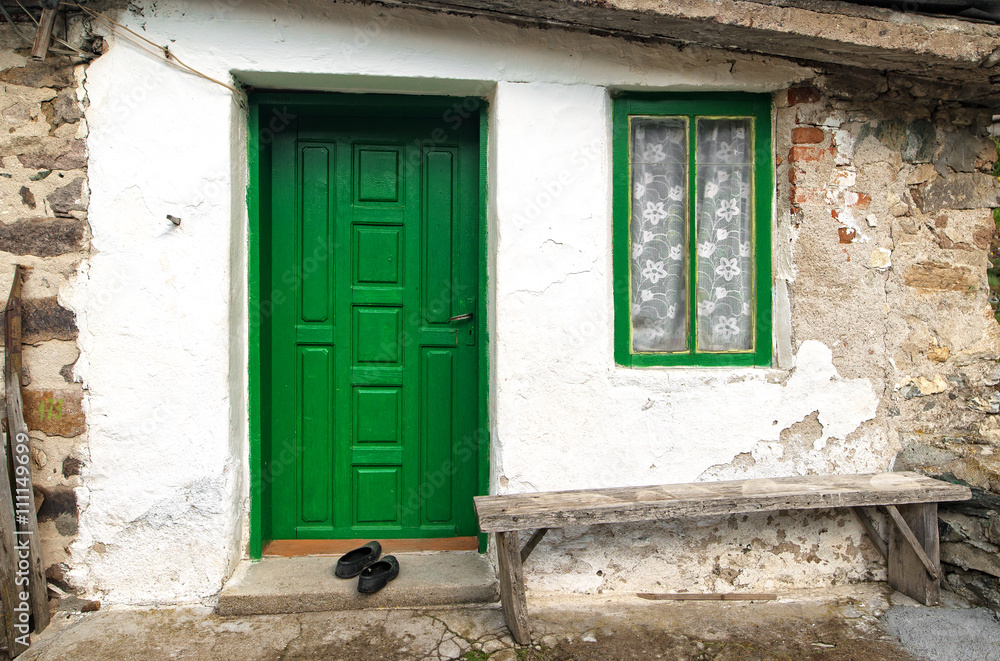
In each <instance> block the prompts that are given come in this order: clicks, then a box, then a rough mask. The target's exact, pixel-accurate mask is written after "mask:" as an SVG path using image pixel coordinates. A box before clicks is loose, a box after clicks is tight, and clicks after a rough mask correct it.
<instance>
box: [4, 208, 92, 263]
mask: <svg viewBox="0 0 1000 661" xmlns="http://www.w3.org/2000/svg"><path fill="white" fill-rule="evenodd" d="M83 230H84V226H83V222H82V221H80V220H76V219H71V218H29V219H25V220H21V221H20V222H15V223H9V224H8V223H0V251H4V252H9V253H12V254H14V255H35V256H36V257H54V256H56V255H65V254H66V253H70V252H76V251H78V250H80V249H81V248H82V247H83V235H84V232H83Z"/></svg>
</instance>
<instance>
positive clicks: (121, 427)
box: [63, 2, 889, 603]
mask: <svg viewBox="0 0 1000 661" xmlns="http://www.w3.org/2000/svg"><path fill="white" fill-rule="evenodd" d="M133 4H135V3H133ZM146 5H147V6H145V7H144V15H143V16H142V17H141V18H140V17H137V16H135V15H131V14H125V15H124V16H123V17H122V19H121V20H122V21H124V23H125V24H127V25H129V26H131V27H134V28H136V29H141V30H143V34H144V36H146V37H148V38H150V39H152V40H154V41H156V42H157V43H170V46H171V50H172V51H173V52H175V53H177V55H178V56H179V57H180V58H181V59H183V60H184V61H185V62H186V63H187V64H189V65H191V66H193V67H195V68H197V69H199V70H201V71H203V72H205V73H206V74H208V75H211V76H213V77H216V78H219V79H222V80H229V79H230V76H231V72H236V75H237V76H238V77H239V78H240V79H241V80H243V81H247V82H255V83H258V84H260V83H263V84H270V85H280V86H284V87H290V88H310V89H341V90H349V91H410V92H424V93H445V92H447V93H463V94H467V93H477V94H481V95H485V96H488V97H489V98H490V101H491V108H490V119H491V126H490V136H489V140H490V145H489V167H490V172H489V180H490V185H491V190H490V199H489V215H490V228H489V236H488V242H489V246H490V255H489V257H488V259H489V261H490V266H489V269H490V273H491V282H490V305H491V319H490V325H491V337H492V338H493V345H492V346H491V354H492V360H491V366H492V374H491V409H492V419H491V425H492V427H493V440H492V443H493V445H492V453H493V456H492V460H493V467H492V471H493V474H492V477H491V483H492V484H493V485H494V489H496V490H498V491H530V490H534V489H557V488H571V487H581V488H582V487H599V486H611V485H616V484H643V483H651V482H672V481H689V480H695V479H698V478H699V477H700V476H703V474H705V472H706V471H707V470H709V469H710V468H711V467H713V466H718V465H720V464H721V465H725V464H727V462H729V461H731V460H732V459H733V457H735V456H736V455H739V454H740V453H747V452H751V451H757V452H758V454H760V453H762V452H765V451H772V452H777V449H776V448H772V449H770V450H767V448H770V447H771V446H770V445H769V444H774V443H777V442H778V439H779V436H780V433H781V431H782V430H783V429H785V428H786V427H788V426H790V425H792V424H794V423H796V422H798V421H800V420H803V419H804V418H806V417H807V416H809V415H810V414H812V413H813V412H818V420H819V422H820V424H822V427H823V431H822V435H821V439H820V443H819V445H820V446H822V445H826V444H834V443H838V442H843V441H844V440H845V439H847V437H848V436H850V435H851V434H857V433H861V434H862V437H861V438H859V439H858V441H857V443H858V447H859V448H862V449H860V450H859V451H858V454H850V453H847V454H844V455H843V456H842V457H840V458H838V459H837V461H836V464H835V466H828V468H835V469H836V470H839V471H843V472H850V471H852V470H855V469H858V468H860V467H868V466H871V465H879V466H881V467H883V468H884V467H886V464H887V462H888V461H889V454H888V453H886V452H885V451H884V445H885V443H884V438H881V437H880V436H879V434H880V433H881V432H878V431H872V430H867V431H865V429H866V428H864V427H863V424H864V423H865V421H867V420H870V419H871V418H872V417H873V416H874V414H875V407H876V402H877V398H876V395H875V393H874V391H873V388H872V386H871V384H870V383H869V382H868V381H866V380H864V379H853V380H852V379H844V378H841V377H840V376H839V375H838V374H837V372H836V370H835V369H834V367H833V364H832V359H831V353H830V350H829V349H828V348H827V347H826V346H824V345H823V344H821V343H819V342H815V341H811V342H805V343H803V344H802V345H801V346H798V347H796V349H797V355H795V356H794V358H793V355H792V354H793V352H792V346H791V340H790V337H789V333H790V330H789V326H788V324H787V320H786V321H785V322H784V324H783V325H782V326H781V329H783V330H781V333H783V334H782V337H783V338H784V339H783V340H782V341H784V342H786V345H785V348H784V350H783V353H781V354H780V355H782V356H784V358H783V361H782V362H783V365H782V366H783V367H784V366H788V367H791V363H792V361H793V360H794V363H795V367H794V369H793V370H791V371H789V370H784V369H783V370H751V369H739V370H729V369H723V370H718V369H717V370H707V369H669V370H668V369H644V370H643V369H635V370H629V369H622V368H619V367H616V366H615V365H614V360H613V353H612V345H613V335H612V289H611V287H612V262H611V188H610V185H611V184H610V153H611V152H610V101H609V96H608V89H607V88H608V87H609V86H610V87H617V88H630V89H638V88H643V87H648V88H655V89H674V90H690V89H714V90H726V89H742V90H749V91H768V90H775V89H781V88H783V87H785V86H787V85H789V84H790V83H793V82H796V81H799V80H802V79H804V78H806V77H808V76H809V75H810V74H811V72H810V71H809V70H807V69H804V68H801V67H797V66H794V65H790V64H787V63H783V62H779V61H774V60H768V59H766V58H753V57H748V56H744V55H733V54H723V53H713V52H711V51H707V50H704V49H699V48H694V47H692V48H687V49H685V50H683V51H678V50H676V49H674V48H672V47H669V46H655V45H643V44H634V43H628V42H624V41H620V40H615V39H602V38H597V37H592V36H588V35H582V34H577V33H567V32H561V31H556V30H546V31H542V30H529V29H522V28H515V27H512V26H507V25H502V24H498V23H496V22H493V21H488V20H479V19H477V20H468V19H462V18H456V17H449V16H440V15H432V14H427V13H422V12H415V11H409V10H391V11H390V10H386V9H384V8H381V7H378V6H359V5H345V4H341V3H336V4H332V3H318V2H317V3H312V4H302V3H295V4H294V5H290V4H285V3H283V2H275V3H270V4H269V5H268V6H267V8H266V9H264V8H262V7H257V6H246V5H240V6H238V7H233V8H224V9H223V10H222V11H221V14H220V13H219V12H220V5H219V4H218V3H201V2H191V3H190V4H189V5H187V6H185V7H184V8H183V11H179V10H176V9H175V8H170V9H165V10H161V9H157V8H155V7H154V6H153V4H152V3H146ZM210 14H213V15H211V16H210ZM734 59H735V60H737V61H738V62H739V64H740V66H739V67H735V68H734V67H733V66H732V64H731V62H732V61H733V60H734ZM86 90H87V94H88V98H89V108H88V109H87V122H88V125H89V127H90V134H89V137H88V148H89V152H90V170H89V172H90V182H89V183H90V188H91V197H90V208H89V221H90V225H91V228H92V231H93V246H94V253H93V256H92V257H91V258H90V259H89V260H88V261H87V262H86V263H85V264H83V265H82V266H81V268H80V271H79V275H78V278H77V280H76V283H75V287H74V289H73V290H72V291H71V292H67V293H66V295H65V296H64V297H63V298H64V299H65V300H66V302H67V303H68V304H69V305H70V306H71V307H72V308H73V309H74V310H75V311H76V312H77V314H78V324H79V326H80V339H79V345H80V348H81V357H80V360H79V361H78V363H77V366H76V374H77V375H78V376H79V377H80V378H82V379H84V381H85V383H86V387H87V389H88V391H87V392H88V396H87V400H86V407H87V420H88V423H89V425H90V431H89V452H90V457H89V462H88V463H87V467H86V473H85V475H84V476H83V484H84V485H85V488H81V489H80V490H79V491H80V503H81V508H82V512H81V516H80V537H79V540H78V542H77V543H76V544H75V546H74V569H73V576H72V578H73V580H74V581H76V582H77V583H79V584H81V585H83V586H84V587H85V589H86V590H87V591H88V592H89V593H91V594H97V595H102V596H103V598H104V599H105V600H106V601H108V602H112V603H150V602H177V601H186V600H197V599H204V598H208V597H210V596H211V595H212V594H214V593H215V592H216V591H217V590H218V589H219V588H220V586H221V584H222V582H223V581H224V580H225V579H226V578H227V576H228V575H229V573H230V572H231V571H232V568H233V566H234V563H235V561H236V560H238V559H239V558H240V557H241V556H242V555H244V554H245V553H246V552H247V549H246V540H247V534H248V528H247V526H248V523H247V521H248V519H247V516H248V496H247V494H248V486H247V485H248V479H247V470H248V468H247V466H248V455H247V453H248V439H247V421H246V387H247V386H246V377H245V371H246V355H247V352H248V350H250V349H248V347H247V339H246V323H245V321H244V319H245V316H246V314H245V306H244V303H243V300H244V298H245V291H246V285H245V283H246V268H247V266H246V259H245V241H246V229H245V228H246V210H245V207H244V205H243V192H244V187H245V185H246V169H245V168H246V160H245V154H244V151H243V150H244V147H243V145H244V143H245V131H246V127H245V114H244V110H243V109H242V108H240V107H239V106H238V105H237V104H236V103H234V102H233V100H232V99H231V97H230V93H229V92H228V91H226V90H225V89H223V88H222V87H219V86H217V85H214V84H212V83H210V82H208V81H206V80H204V79H200V78H197V77H195V76H192V75H190V74H187V73H184V72H182V71H180V70H178V69H176V68H174V67H171V66H169V65H166V64H164V63H163V62H162V61H159V60H158V59H157V58H156V57H153V56H150V55H148V54H146V53H143V52H141V51H139V50H137V49H136V48H134V47H133V46H131V45H129V44H127V43H123V42H115V41H114V40H112V46H111V49H110V51H109V52H108V53H107V54H105V55H104V56H103V57H101V58H100V59H98V60H96V61H95V62H94V63H93V64H92V65H91V67H90V68H89V70H88V72H87V80H86ZM167 214H171V215H173V216H177V217H179V218H181V219H182V222H181V224H180V226H178V227H174V226H173V224H172V223H170V222H169V221H168V220H166V215H167ZM790 250H791V248H790V245H789V242H787V241H785V242H782V243H781V244H780V245H776V247H775V260H776V263H781V264H788V265H789V269H791V267H790V265H791V258H790ZM790 275H791V277H794V275H793V274H790ZM781 300H782V301H783V305H784V306H786V307H784V308H782V309H783V310H785V311H786V312H787V310H788V307H787V306H788V303H787V295H785V296H784V297H783V298H781ZM859 430H862V431H859ZM762 448H765V449H762ZM852 530H853V529H852ZM668 532H669V531H668ZM629 534H630V535H633V536H635V535H639V536H642V535H646V536H647V537H648V534H647V533H644V532H642V529H641V528H634V529H633V530H632V531H631V532H630V533H629ZM657 534H659V535H660V537H656V536H655V535H654V538H655V539H654V542H655V540H660V541H662V540H661V538H662V531H661V533H657ZM803 534H805V533H803ZM852 534H853V533H852ZM581 539H586V538H581ZM845 540H846V541H850V540H849V538H843V539H840V542H842V543H846V542H845ZM654 542H650V543H654ZM712 543H714V544H716V546H712V545H711V544H709V547H708V548H707V550H703V555H704V556H705V557H706V558H709V557H712V558H714V557H716V556H718V555H719V553H720V552H723V551H724V550H725V549H724V547H725V541H724V540H722V538H718V541H716V542H712ZM614 548H615V547H614V544H613V542H611V541H610V540H609V541H608V542H607V543H606V544H604V545H603V546H602V547H601V548H600V549H593V550H592V551H593V552H594V553H599V554H605V555H606V556H610V555H611V554H613V549H614ZM856 555H857V554H856V553H855V554H852V553H849V552H843V553H839V554H837V553H834V552H832V551H831V552H830V553H829V554H828V557H825V560H827V561H828V562H829V563H830V564H829V566H830V567H831V569H830V571H831V572H841V573H843V572H848V571H853V572H855V573H856V572H857V570H858V560H857V559H856ZM581 558H582V556H581ZM578 559H580V558H578ZM580 561H581V562H584V563H585V564H586V563H587V562H589V561H587V560H585V559H580ZM738 561H739V560H738V558H736V557H735V556H734V559H733V562H734V563H735V562H738ZM781 561H782V562H785V561H787V562H789V563H790V564H791V565H794V566H797V567H798V568H797V569H793V570H790V571H789V574H788V575H789V576H792V577H793V578H791V579H789V580H790V581H791V582H792V583H795V582H796V581H798V580H800V579H801V580H803V581H804V580H805V579H804V578H802V577H803V576H805V574H806V573H807V572H806V570H805V569H804V568H803V567H804V566H805V565H802V562H805V561H803V560H801V559H799V560H795V561H793V559H791V558H790V557H789V558H784V559H783V560H781ZM533 562H534V556H533ZM796 562H798V565H795V563H796ZM536 567H537V570H532V571H535V572H536V573H535V574H533V575H534V576H535V577H536V579H537V577H538V576H544V575H549V576H556V574H557V573H558V572H559V568H558V567H553V566H548V567H547V566H546V565H544V564H541V565H537V566H536ZM538 572H540V573H538ZM546 572H548V574H546ZM560 575H561V576H563V577H562V578H559V579H558V580H556V579H553V580H556V583H560V584H571V585H572V586H575V587H574V588H573V589H590V587H591V583H590V579H585V578H582V574H580V573H579V572H575V571H569V572H568V573H563V574H560ZM796 576H798V577H800V578H799V579H796V578H794V577H796ZM758 578H759V577H758ZM536 579H532V580H536ZM755 580H756V579H755ZM806 582H808V581H806Z"/></svg>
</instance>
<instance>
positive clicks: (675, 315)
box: [630, 117, 754, 352]
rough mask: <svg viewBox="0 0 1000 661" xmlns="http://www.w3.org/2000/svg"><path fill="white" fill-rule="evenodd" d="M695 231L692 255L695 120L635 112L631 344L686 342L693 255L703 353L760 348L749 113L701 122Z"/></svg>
mask: <svg viewBox="0 0 1000 661" xmlns="http://www.w3.org/2000/svg"><path fill="white" fill-rule="evenodd" d="M696 138H697V154H696V157H697V158H696V163H697V177H696V182H695V183H696V200H695V202H696V204H695V207H694V208H695V213H696V217H695V232H696V237H695V238H696V241H697V246H698V248H697V254H696V255H694V256H692V255H689V254H688V252H689V251H688V238H687V231H688V225H689V223H688V208H689V206H690V205H689V202H688V194H687V193H688V183H687V180H688V173H687V164H688V155H687V142H688V140H687V120H686V118H683V117H668V118H657V117H635V118H633V119H632V195H633V198H632V222H631V227H630V237H631V250H632V253H631V258H632V269H631V270H632V275H631V278H632V283H631V284H632V290H631V291H632V301H631V303H632V350H633V351H636V352H676V351H686V350H687V335H688V328H687V324H688V314H687V307H688V304H687V291H688V282H687V277H688V276H687V274H688V264H690V263H691V262H690V260H692V259H694V260H695V261H694V263H695V269H694V270H695V272H696V273H697V283H696V287H695V301H696V303H697V310H698V322H697V329H698V332H697V349H698V350H699V351H746V350H751V349H753V321H754V319H753V305H752V302H753V281H752V276H753V257H752V242H753V238H752V224H751V222H752V215H751V214H752V200H751V172H752V170H751V167H752V154H751V150H752V142H751V123H750V120H749V119H739V118H737V119H698V120H697V135H696Z"/></svg>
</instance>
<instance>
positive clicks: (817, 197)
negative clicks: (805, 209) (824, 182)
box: [791, 187, 823, 204]
mask: <svg viewBox="0 0 1000 661" xmlns="http://www.w3.org/2000/svg"><path fill="white" fill-rule="evenodd" d="M791 192H792V202H793V203H794V204H823V191H821V190H816V189H815V188H801V187H799V188H796V187H792V191H791Z"/></svg>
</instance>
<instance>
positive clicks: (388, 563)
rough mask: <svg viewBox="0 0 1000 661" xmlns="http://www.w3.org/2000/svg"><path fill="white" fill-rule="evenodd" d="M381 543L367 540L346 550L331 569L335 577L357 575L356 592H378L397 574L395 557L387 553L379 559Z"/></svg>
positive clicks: (397, 567) (397, 564)
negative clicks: (351, 549) (352, 548)
mask: <svg viewBox="0 0 1000 661" xmlns="http://www.w3.org/2000/svg"><path fill="white" fill-rule="evenodd" d="M380 555H382V545H381V544H379V543H378V542H368V543H367V544H365V545H364V546H362V547H361V548H357V549H354V550H353V551H348V552H347V553H346V554H344V555H343V556H341V558H340V560H338V561H337V568H336V569H334V570H333V574H334V576H336V577H337V578H354V577H355V576H358V592H364V593H365V594H371V593H372V592H378V591H379V590H381V589H382V588H384V587H385V586H386V584H387V583H388V582H389V581H391V580H392V579H394V578H396V577H397V576H399V563H398V562H397V561H396V557H395V556H392V555H387V556H385V557H384V558H382V559H381V560H379V556H380Z"/></svg>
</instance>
